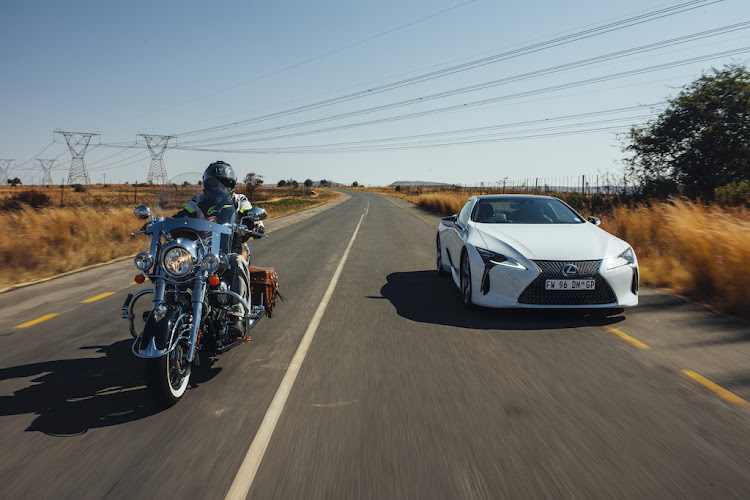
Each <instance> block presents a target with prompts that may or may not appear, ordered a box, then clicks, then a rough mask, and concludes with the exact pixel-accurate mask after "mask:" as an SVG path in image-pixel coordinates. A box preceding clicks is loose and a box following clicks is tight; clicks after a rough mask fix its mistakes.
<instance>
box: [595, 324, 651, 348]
mask: <svg viewBox="0 0 750 500" xmlns="http://www.w3.org/2000/svg"><path fill="white" fill-rule="evenodd" d="M606 330H607V331H608V332H609V333H613V334H615V335H617V336H618V337H620V338H621V339H622V340H624V341H625V342H627V343H629V344H632V345H634V346H636V347H637V348H638V349H651V347H649V346H647V345H646V344H644V343H643V342H641V341H640V340H638V339H634V338H633V337H631V336H630V335H628V334H627V333H624V332H621V331H620V330H618V329H617V328H612V327H609V326H608V327H607V328H606Z"/></svg>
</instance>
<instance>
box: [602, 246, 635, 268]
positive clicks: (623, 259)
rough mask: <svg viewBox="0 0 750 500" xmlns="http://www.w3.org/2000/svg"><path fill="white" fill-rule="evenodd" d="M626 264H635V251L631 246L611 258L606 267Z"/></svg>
mask: <svg viewBox="0 0 750 500" xmlns="http://www.w3.org/2000/svg"><path fill="white" fill-rule="evenodd" d="M628 264H635V252H633V249H632V248H631V247H628V248H627V250H625V251H624V252H622V253H621V254H620V255H618V256H617V257H615V258H614V259H612V262H610V263H609V267H607V269H615V268H617V267H622V266H627V265H628Z"/></svg>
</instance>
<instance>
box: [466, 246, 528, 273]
mask: <svg viewBox="0 0 750 500" xmlns="http://www.w3.org/2000/svg"><path fill="white" fill-rule="evenodd" d="M477 252H479V256H480V257H481V258H482V260H483V261H484V264H485V265H487V264H494V265H496V266H505V267H511V268H513V269H526V268H525V267H523V266H522V265H521V264H519V263H518V262H517V261H516V260H514V259H511V258H510V257H507V256H505V255H503V254H500V253H497V252H493V251H491V250H485V249H484V248H479V247H477Z"/></svg>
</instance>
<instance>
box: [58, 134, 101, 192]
mask: <svg viewBox="0 0 750 500" xmlns="http://www.w3.org/2000/svg"><path fill="white" fill-rule="evenodd" d="M55 133H56V134H60V135H62V136H63V137H65V142H66V143H68V149H70V154H71V156H72V157H73V159H72V161H71V162H70V173H69V174H68V184H70V185H73V184H91V181H90V180H89V172H88V170H86V162H85V161H84V159H83V157H84V155H85V154H86V150H87V149H88V147H89V144H91V138H92V137H94V136H95V135H99V134H96V133H89V132H63V131H62V130H56V131H55Z"/></svg>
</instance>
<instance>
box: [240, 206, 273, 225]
mask: <svg viewBox="0 0 750 500" xmlns="http://www.w3.org/2000/svg"><path fill="white" fill-rule="evenodd" d="M266 217H268V212H266V211H265V210H263V209H262V208H260V207H253V208H251V209H250V210H248V211H247V213H246V214H245V216H244V217H242V218H243V219H245V218H247V219H250V220H251V221H253V222H254V221H257V220H263V219H265V218H266Z"/></svg>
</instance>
